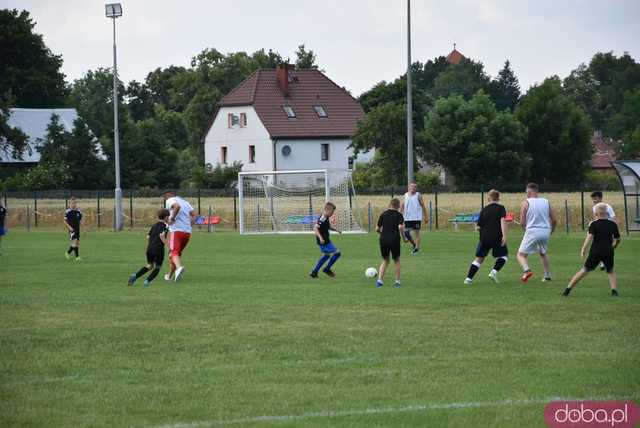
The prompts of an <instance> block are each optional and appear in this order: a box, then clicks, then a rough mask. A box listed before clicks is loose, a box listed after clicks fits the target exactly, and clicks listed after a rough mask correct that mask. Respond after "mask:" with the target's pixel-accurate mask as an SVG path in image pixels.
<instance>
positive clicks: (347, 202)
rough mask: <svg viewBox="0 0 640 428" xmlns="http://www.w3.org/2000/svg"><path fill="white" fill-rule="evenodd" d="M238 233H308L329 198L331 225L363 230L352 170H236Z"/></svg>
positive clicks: (352, 230)
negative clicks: (331, 213) (332, 207)
mask: <svg viewBox="0 0 640 428" xmlns="http://www.w3.org/2000/svg"><path fill="white" fill-rule="evenodd" d="M238 195H239V213H240V233H309V232H312V231H313V227H314V225H315V222H316V221H317V219H318V217H319V216H320V214H321V213H322V209H323V207H324V204H325V203H326V202H327V201H331V202H333V203H334V204H335V205H336V210H335V213H334V215H333V217H332V218H331V222H332V224H333V226H334V227H335V228H336V229H338V230H341V231H343V232H362V231H363V229H362V219H361V215H362V213H361V211H360V210H359V209H358V206H357V204H356V196H355V192H354V189H353V182H352V181H351V171H345V170H306V171H265V172H241V173H240V174H238Z"/></svg>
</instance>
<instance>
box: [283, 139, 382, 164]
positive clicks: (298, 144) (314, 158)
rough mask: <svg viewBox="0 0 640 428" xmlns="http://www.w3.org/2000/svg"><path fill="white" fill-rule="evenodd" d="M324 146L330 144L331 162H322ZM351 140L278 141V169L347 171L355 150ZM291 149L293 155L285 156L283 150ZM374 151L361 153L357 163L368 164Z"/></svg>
mask: <svg viewBox="0 0 640 428" xmlns="http://www.w3.org/2000/svg"><path fill="white" fill-rule="evenodd" d="M322 144H329V160H328V161H323V160H322V157H321V155H322V151H321V150H322V149H321V146H322ZM350 144H351V140H350V139H327V140H323V139H309V140H278V141H277V142H276V167H277V169H278V170H296V169H347V168H348V167H349V157H350V156H353V149H351V148H349V145H350ZM284 146H289V147H291V154H290V155H289V156H284V155H283V154H282V148H283V147H284ZM372 158H373V151H370V152H368V153H360V154H359V155H358V159H357V160H356V162H368V161H369V160H371V159H372Z"/></svg>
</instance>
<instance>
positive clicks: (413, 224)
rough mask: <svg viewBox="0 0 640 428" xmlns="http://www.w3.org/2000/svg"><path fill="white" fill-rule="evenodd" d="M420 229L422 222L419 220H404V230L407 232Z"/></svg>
mask: <svg viewBox="0 0 640 428" xmlns="http://www.w3.org/2000/svg"><path fill="white" fill-rule="evenodd" d="M421 227H422V221H420V220H405V222H404V228H405V229H407V230H420V228H421Z"/></svg>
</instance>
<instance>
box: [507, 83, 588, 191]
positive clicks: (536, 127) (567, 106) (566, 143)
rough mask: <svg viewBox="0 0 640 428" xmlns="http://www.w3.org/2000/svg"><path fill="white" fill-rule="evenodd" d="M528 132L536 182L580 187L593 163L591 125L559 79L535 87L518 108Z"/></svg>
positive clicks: (529, 150)
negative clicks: (590, 162)
mask: <svg viewBox="0 0 640 428" xmlns="http://www.w3.org/2000/svg"><path fill="white" fill-rule="evenodd" d="M516 117H517V118H518V120H520V122H522V124H523V125H525V126H526V127H527V129H528V133H527V143H526V146H525V150H526V151H527V152H528V153H529V154H530V155H531V158H532V160H533V165H532V176H533V177H532V178H533V179H534V180H537V181H539V182H551V183H565V184H569V183H579V182H581V181H582V179H583V178H584V174H585V172H586V171H587V169H588V166H589V160H590V159H591V153H592V150H593V148H592V145H591V133H592V130H591V124H590V122H589V119H588V117H587V115H586V114H585V113H584V111H583V110H582V109H581V108H580V107H578V105H577V104H576V103H575V102H574V101H572V100H571V98H570V97H568V96H567V95H566V94H565V93H564V92H563V89H562V83H561V81H560V79H559V78H558V77H557V76H554V77H551V78H548V79H546V80H545V81H544V82H543V83H542V84H540V85H538V86H534V87H532V88H531V89H530V90H529V92H528V93H527V95H525V96H524V98H523V99H522V100H521V101H520V104H519V105H518V107H517V108H516Z"/></svg>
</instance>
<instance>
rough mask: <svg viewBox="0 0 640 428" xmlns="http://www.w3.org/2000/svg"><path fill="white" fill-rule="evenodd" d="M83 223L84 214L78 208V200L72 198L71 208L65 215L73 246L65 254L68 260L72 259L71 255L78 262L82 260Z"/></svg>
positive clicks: (65, 222)
mask: <svg viewBox="0 0 640 428" xmlns="http://www.w3.org/2000/svg"><path fill="white" fill-rule="evenodd" d="M81 222H82V213H81V212H80V209H79V208H78V200H77V199H76V198H71V200H70V201H69V208H67V210H66V211H65V213H64V224H65V225H66V226H67V229H69V240H70V241H71V244H70V246H69V249H68V250H67V252H66V253H65V254H64V256H65V257H66V258H67V260H70V259H71V253H74V254H75V256H76V261H78V262H79V261H80V260H82V259H81V258H80V223H81Z"/></svg>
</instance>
